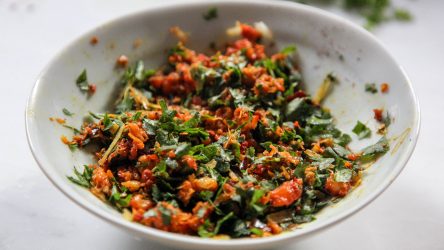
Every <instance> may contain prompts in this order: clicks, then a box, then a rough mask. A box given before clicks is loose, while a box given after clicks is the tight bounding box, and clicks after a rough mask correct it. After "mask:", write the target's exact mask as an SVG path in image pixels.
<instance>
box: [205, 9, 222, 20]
mask: <svg viewBox="0 0 444 250" xmlns="http://www.w3.org/2000/svg"><path fill="white" fill-rule="evenodd" d="M217 16H218V13H217V8H216V7H212V8H210V9H208V11H207V12H206V13H204V14H203V15H202V17H203V19H205V20H206V21H210V20H213V19H216V18H217Z"/></svg>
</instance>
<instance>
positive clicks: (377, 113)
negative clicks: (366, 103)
mask: <svg viewBox="0 0 444 250" xmlns="http://www.w3.org/2000/svg"><path fill="white" fill-rule="evenodd" d="M382 112H383V109H373V113H374V114H375V116H374V117H375V119H376V120H377V121H378V122H381V121H382Z"/></svg>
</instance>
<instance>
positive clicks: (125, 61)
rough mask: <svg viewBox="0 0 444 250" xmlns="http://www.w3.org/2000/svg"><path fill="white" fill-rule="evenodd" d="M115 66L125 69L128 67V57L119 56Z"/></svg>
mask: <svg viewBox="0 0 444 250" xmlns="http://www.w3.org/2000/svg"><path fill="white" fill-rule="evenodd" d="M116 64H117V66H120V67H122V68H125V67H126V65H128V57H127V56H125V55H121V56H119V58H117V61H116Z"/></svg>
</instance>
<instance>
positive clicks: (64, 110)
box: [62, 108, 74, 116]
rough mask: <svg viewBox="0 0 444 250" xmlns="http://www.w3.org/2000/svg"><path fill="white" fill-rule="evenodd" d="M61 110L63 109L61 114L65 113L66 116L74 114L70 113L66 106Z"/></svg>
mask: <svg viewBox="0 0 444 250" xmlns="http://www.w3.org/2000/svg"><path fill="white" fill-rule="evenodd" d="M62 111H63V114H65V115H67V116H73V115H74V113H71V112H70V111H69V110H67V109H66V108H63V109H62Z"/></svg>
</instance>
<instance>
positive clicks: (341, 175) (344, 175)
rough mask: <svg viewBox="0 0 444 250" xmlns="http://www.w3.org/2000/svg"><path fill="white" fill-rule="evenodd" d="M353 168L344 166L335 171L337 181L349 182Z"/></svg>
mask: <svg viewBox="0 0 444 250" xmlns="http://www.w3.org/2000/svg"><path fill="white" fill-rule="evenodd" d="M352 175H353V170H351V169H348V168H344V169H340V170H338V171H336V172H335V181H337V182H349V181H350V180H351V178H352Z"/></svg>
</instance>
